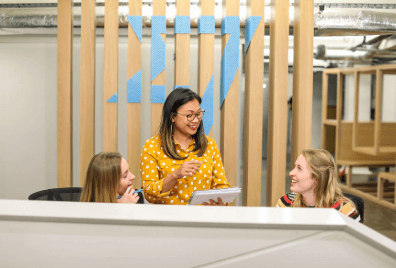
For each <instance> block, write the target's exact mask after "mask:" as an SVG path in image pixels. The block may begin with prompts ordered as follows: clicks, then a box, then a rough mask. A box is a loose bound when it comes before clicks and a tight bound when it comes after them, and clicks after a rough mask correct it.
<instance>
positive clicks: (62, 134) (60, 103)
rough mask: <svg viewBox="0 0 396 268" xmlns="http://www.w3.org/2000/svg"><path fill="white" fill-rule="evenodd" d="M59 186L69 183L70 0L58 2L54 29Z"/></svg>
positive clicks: (70, 136) (70, 106) (70, 158)
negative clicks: (56, 21)
mask: <svg viewBox="0 0 396 268" xmlns="http://www.w3.org/2000/svg"><path fill="white" fill-rule="evenodd" d="M57 48H58V51H57V57H58V59H57V60H58V63H57V64H58V70H57V76H58V79H57V80H58V81H57V150H58V153H57V174H58V187H70V186H72V66H73V61H72V58H73V1H72V0H59V1H58V29H57Z"/></svg>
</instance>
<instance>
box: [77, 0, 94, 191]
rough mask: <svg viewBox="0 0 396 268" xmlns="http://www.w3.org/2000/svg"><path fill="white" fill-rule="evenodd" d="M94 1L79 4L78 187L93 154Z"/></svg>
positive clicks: (81, 182) (83, 179) (89, 0)
mask: <svg viewBox="0 0 396 268" xmlns="http://www.w3.org/2000/svg"><path fill="white" fill-rule="evenodd" d="M95 2H96V1H95V0H86V1H82V2H81V89H80V90H81V93H80V122H81V124H80V185H81V186H84V183H85V177H86V173H87V169H88V165H89V162H90V161H91V159H92V157H93V156H94V154H95V39H96V17H95Z"/></svg>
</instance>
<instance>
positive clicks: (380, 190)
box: [377, 177, 396, 200]
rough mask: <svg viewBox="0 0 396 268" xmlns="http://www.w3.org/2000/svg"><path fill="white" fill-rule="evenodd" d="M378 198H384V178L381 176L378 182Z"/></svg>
mask: <svg viewBox="0 0 396 268" xmlns="http://www.w3.org/2000/svg"><path fill="white" fill-rule="evenodd" d="M377 198H378V199H379V200H382V199H383V198H384V180H383V179H382V178H381V177H378V182H377ZM395 199H396V196H395Z"/></svg>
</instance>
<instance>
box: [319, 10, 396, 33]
mask: <svg viewBox="0 0 396 268" xmlns="http://www.w3.org/2000/svg"><path fill="white" fill-rule="evenodd" d="M314 27H315V36H342V35H376V34H386V33H395V32H396V13H394V12H380V11H372V10H370V11H369V10H364V9H355V8H350V9H340V8H332V9H326V10H324V11H319V12H317V13H315V22H314Z"/></svg>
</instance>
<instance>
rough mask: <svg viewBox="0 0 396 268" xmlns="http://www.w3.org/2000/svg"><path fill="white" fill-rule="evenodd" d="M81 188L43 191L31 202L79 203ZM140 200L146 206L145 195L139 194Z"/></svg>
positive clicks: (31, 198) (35, 194)
mask: <svg viewBox="0 0 396 268" xmlns="http://www.w3.org/2000/svg"><path fill="white" fill-rule="evenodd" d="M82 189H83V188H81V187H65V188H53V189H47V190H42V191H39V192H36V193H33V194H31V195H29V198H28V199H29V200H52V201H74V202H79V201H80V196H81V192H82ZM138 195H139V200H138V202H137V203H138V204H144V196H143V193H142V192H140V193H138Z"/></svg>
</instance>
